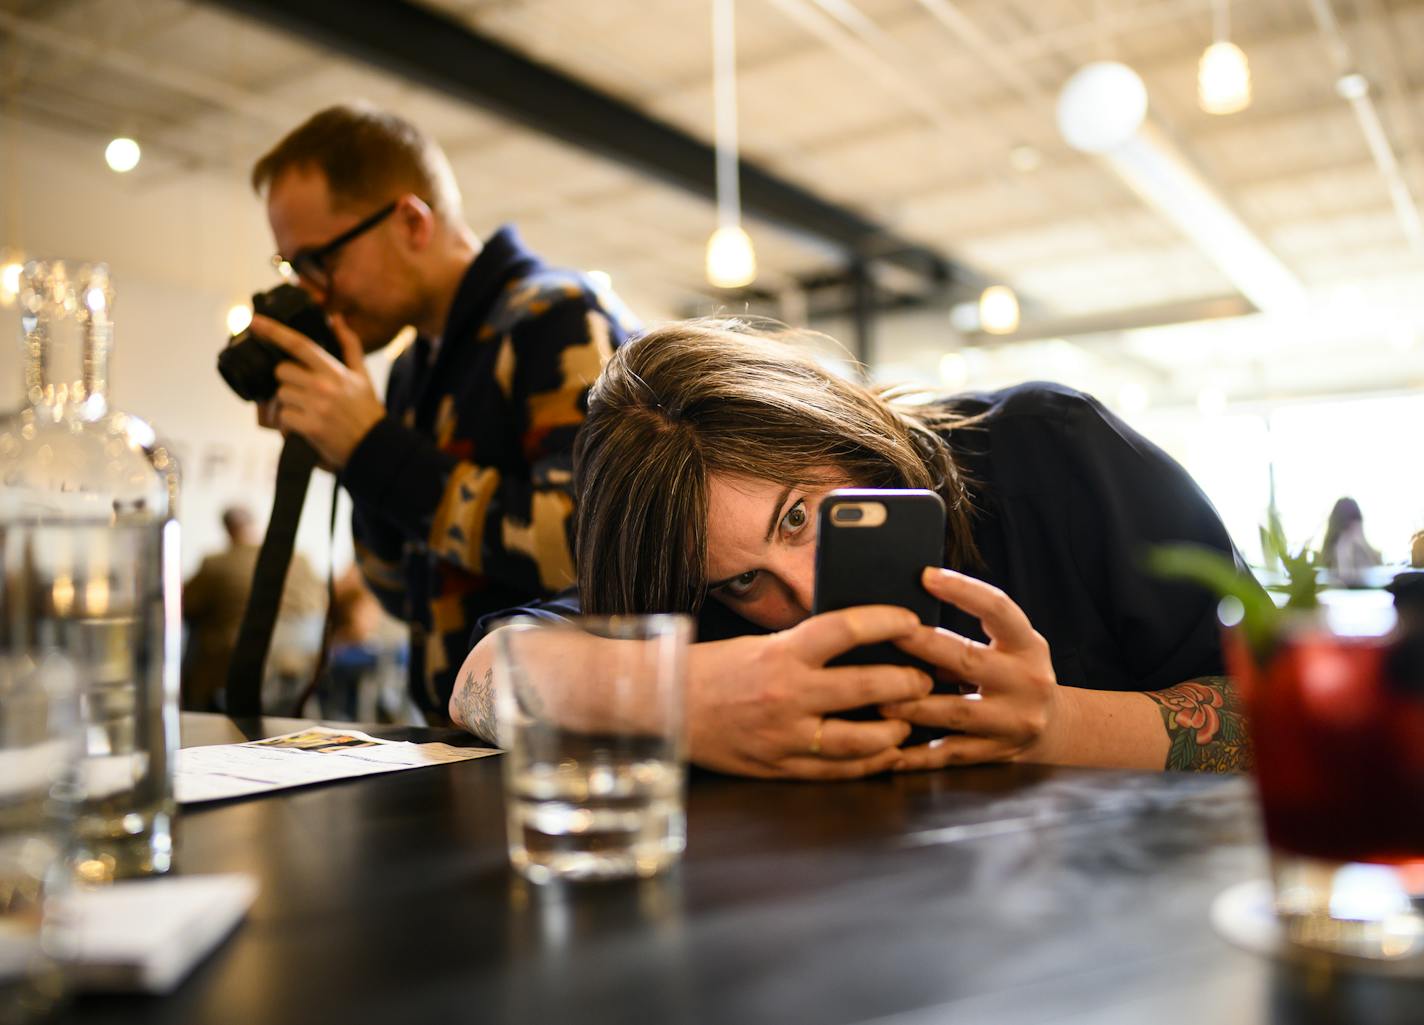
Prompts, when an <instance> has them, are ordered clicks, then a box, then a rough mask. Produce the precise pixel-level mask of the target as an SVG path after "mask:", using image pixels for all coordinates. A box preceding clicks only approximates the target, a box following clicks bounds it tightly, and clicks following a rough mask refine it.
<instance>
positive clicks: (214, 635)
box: [182, 506, 326, 712]
mask: <svg viewBox="0 0 1424 1025" xmlns="http://www.w3.org/2000/svg"><path fill="white" fill-rule="evenodd" d="M222 524H223V530H224V531H226V532H227V536H228V547H227V549H226V550H225V551H222V552H219V553H217V554H216V555H209V556H206V557H204V559H203V563H202V565H201V566H199V567H198V572H197V573H196V574H194V576H193V578H192V579H191V580H189V581H188V582H187V584H185V585H184V587H183V619H184V620H186V621H187V623H188V629H189V635H188V651H187V655H186V657H185V658H184V660H183V691H182V705H183V708H185V709H187V710H189V711H195V712H210V711H214V710H216V709H217V698H218V694H219V693H221V691H222V689H223V687H224V686H225V685H226V683H227V669H228V663H229V662H231V661H232V653H233V649H234V647H236V645H237V632H238V628H239V627H240V626H241V624H242V614H243V611H244V610H245V609H246V608H247V595H248V592H249V591H251V589H252V574H253V572H254V570H255V569H256V568H257V553H258V551H259V550H260V547H261V545H260V541H261V538H260V537H259V536H258V533H257V527H256V524H255V523H254V522H253V519H252V513H250V512H249V511H248V510H247V509H245V508H243V507H241V506H231V507H229V508H228V509H226V510H224V511H223V514H222ZM324 592H325V588H324V587H323V586H322V583H321V580H320V578H318V576H317V575H316V573H315V572H314V571H313V570H312V567H311V564H310V563H309V562H307V560H306V558H305V556H303V555H302V554H301V553H300V552H297V553H295V554H294V555H293V556H292V564H291V567H290V568H289V569H288V570H287V582H286V585H285V588H284V590H283V592H282V607H281V610H280V611H279V613H278V622H279V623H281V622H283V621H286V622H292V621H295V620H302V619H310V618H312V617H314V616H317V615H319V614H320V613H321V611H322V609H323V608H324V607H325V605H326V601H325V597H324Z"/></svg>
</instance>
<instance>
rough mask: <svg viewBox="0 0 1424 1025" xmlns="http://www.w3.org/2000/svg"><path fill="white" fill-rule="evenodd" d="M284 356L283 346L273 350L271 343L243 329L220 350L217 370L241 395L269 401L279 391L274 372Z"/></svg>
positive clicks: (255, 400)
mask: <svg viewBox="0 0 1424 1025" xmlns="http://www.w3.org/2000/svg"><path fill="white" fill-rule="evenodd" d="M281 360H282V355H281V352H280V350H277V351H273V346H272V345H270V344H269V343H267V342H264V341H263V340H262V339H260V338H258V337H256V336H255V335H253V334H252V332H251V331H243V332H242V333H241V334H239V335H236V336H234V338H233V339H232V343H231V344H230V345H229V346H228V347H227V348H226V349H224V350H223V351H222V352H220V353H218V373H220V374H222V377H223V380H224V381H226V382H227V386H228V387H229V388H231V389H232V390H233V391H234V392H236V393H237V395H238V397H239V398H241V399H246V400H247V401H248V402H266V401H267V400H268V399H270V398H271V397H272V396H273V395H275V394H277V378H276V377H275V376H274V373H275V371H276V369H277V364H278V363H279V362H281Z"/></svg>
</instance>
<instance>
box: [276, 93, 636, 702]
mask: <svg viewBox="0 0 1424 1025" xmlns="http://www.w3.org/2000/svg"><path fill="white" fill-rule="evenodd" d="M252 184H253V187H254V189H255V190H256V191H257V192H258V193H259V194H260V195H262V196H263V197H264V198H265V200H266V204H267V218H268V222H269V224H270V225H271V228H272V235H273V238H274V240H275V241H276V245H277V251H278V257H277V259H279V260H280V261H283V262H285V263H286V264H287V265H289V266H290V268H291V272H292V274H293V275H294V276H295V278H296V280H297V282H298V283H300V284H301V286H302V287H303V288H305V289H306V291H307V292H308V293H309V294H310V295H311V296H312V298H313V299H314V300H315V301H316V302H317V304H318V305H320V306H321V308H322V309H323V310H324V311H325V312H326V313H327V315H328V318H329V320H330V322H331V327H332V330H333V332H334V333H335V335H336V337H337V339H338V340H339V341H340V343H341V346H342V352H343V355H342V358H341V359H337V358H335V357H333V356H331V355H329V354H328V353H327V352H326V351H324V350H323V349H321V348H320V347H319V346H318V345H316V344H315V343H314V342H312V341H311V340H310V339H309V338H306V337H305V336H303V335H301V334H299V333H297V332H295V331H293V330H292V329H290V328H288V327H285V326H284V325H282V324H279V323H277V322H275V321H272V320H268V319H266V318H263V317H257V318H254V320H253V322H252V331H253V332H254V333H255V334H258V335H261V336H262V337H264V338H266V339H268V340H269V341H271V342H273V343H274V344H276V345H278V346H280V347H281V348H282V349H284V350H285V351H286V352H287V353H288V354H289V355H290V356H292V357H293V358H292V359H291V360H290V361H286V362H283V363H281V364H280V365H279V367H278V369H277V371H276V377H277V381H278V386H279V387H278V391H277V395H276V398H275V399H274V400H273V401H272V402H271V403H267V404H265V405H264V406H263V407H262V408H261V409H260V410H259V422H260V423H262V424H263V426H267V427H275V428H277V429H279V430H281V431H283V432H296V433H297V434H300V435H302V436H303V437H304V438H306V439H307V440H308V441H309V442H310V443H311V445H312V447H313V448H314V449H316V451H317V453H318V455H319V456H320V458H321V461H322V464H323V465H324V466H325V467H326V468H327V469H329V470H331V471H333V472H335V473H336V474H337V475H338V476H339V479H340V481H341V484H342V486H343V487H345V488H346V490H347V491H348V492H349V493H350V495H351V498H352V504H353V512H352V522H351V532H352V535H353V539H354V541H355V547H356V557H357V564H358V565H359V567H360V571H361V573H362V575H363V576H364V577H365V579H366V582H367V584H368V585H369V586H370V588H371V590H372V592H374V594H375V596H376V597H377V599H379V601H380V603H381V605H382V606H384V608H385V609H386V610H387V611H388V612H389V613H390V614H391V615H392V616H394V617H396V618H397V619H400V620H402V621H403V622H405V623H408V624H409V625H410V673H409V686H410V692H411V697H412V699H413V700H414V701H415V704H416V706H417V707H418V708H419V710H420V711H421V712H422V713H423V714H424V715H425V717H426V718H427V719H428V720H430V721H434V722H443V721H444V720H445V709H446V706H447V703H448V701H449V698H450V691H451V688H452V686H453V684H454V679H455V672H456V670H457V669H458V668H459V666H460V662H461V660H462V659H463V658H464V655H465V652H466V650H467V648H468V643H467V641H468V637H469V632H470V628H471V626H472V625H473V623H474V622H475V620H476V619H478V618H479V617H480V616H482V615H484V614H486V613H489V612H492V611H496V610H498V609H503V608H508V607H510V606H512V605H518V604H520V603H522V602H525V601H528V600H530V599H532V598H537V597H540V596H547V595H549V594H551V593H552V592H554V591H557V590H559V589H561V588H563V587H566V586H568V585H569V584H570V583H572V581H573V573H574V570H573V555H572V544H571V539H572V527H571V520H572V517H573V511H574V499H573V491H572V486H571V482H572V449H573V439H574V434H575V432H576V431H577V430H578V427H579V425H580V424H581V423H582V422H583V419H584V408H585V397H586V395H587V392H588V388H589V385H591V384H592V383H593V381H594V379H595V378H596V377H597V376H598V373H599V369H600V368H601V367H602V365H603V362H604V361H605V360H606V359H607V358H608V356H609V354H610V353H611V352H612V351H613V350H614V348H615V347H617V346H618V345H619V344H621V343H622V342H623V340H624V339H625V338H626V337H627V335H628V332H629V331H630V330H632V329H633V327H634V326H635V322H634V321H633V319H632V317H631V316H630V315H629V314H628V313H627V311H626V309H625V308H624V307H623V305H622V304H621V303H620V302H619V301H618V300H617V299H616V298H615V297H614V296H613V295H612V293H611V292H610V291H609V290H608V289H607V288H606V287H602V286H600V285H598V284H595V283H594V282H593V281H592V280H591V279H590V278H589V277H588V276H587V275H584V274H581V273H577V272H574V271H566V270H558V269H555V268H553V267H551V266H549V265H548V264H546V263H545V262H544V261H543V260H541V259H540V258H539V257H538V256H536V255H535V254H534V253H533V252H531V251H530V250H529V249H528V248H526V247H525V246H524V244H523V243H522V242H521V241H520V239H519V236H518V234H517V233H516V232H515V231H514V229H513V228H512V227H504V228H501V229H500V230H499V231H497V232H495V233H494V234H493V235H491V236H490V237H489V238H487V239H484V240H481V239H480V237H479V236H478V235H476V233H475V232H474V230H473V229H471V228H470V227H469V226H468V225H467V224H465V222H464V214H463V211H462V204H461V197H460V192H459V188H458V187H457V185H456V183H455V176H454V174H453V172H452V171H451V168H450V164H449V161H448V160H447V159H446V157H445V154H444V153H443V152H442V151H441V150H440V148H439V146H437V145H436V144H435V142H434V141H433V140H431V139H430V138H429V137H427V136H426V135H425V134H423V133H422V132H421V131H420V130H419V129H418V128H416V127H415V126H414V125H412V124H411V123H410V122H408V121H406V120H404V119H403V118H401V117H399V116H397V115H395V114H390V113H387V112H384V111H379V110H376V109H373V108H371V107H368V106H363V105H355V104H353V105H340V106H335V107H330V108H328V109H326V110H323V111H320V112H319V113H317V114H315V115H313V116H312V117H311V118H310V119H309V120H307V121H306V122H305V123H304V124H302V125H300V126H298V127H297V128H296V129H294V130H293V131H292V132H291V133H290V134H288V135H287V136H286V137H285V138H283V139H282V140H281V141H280V142H278V143H277V145H276V146H275V147H274V148H273V149H272V150H271V151H270V152H269V153H267V154H266V155H265V156H263V157H262V158H261V159H260V160H258V161H257V163H256V165H255V166H254V167H253V170H252ZM279 266H280V264H279ZM407 327H413V328H415V330H416V339H415V342H414V344H412V345H410V346H409V347H408V348H407V349H406V350H405V351H403V352H401V353H400V354H399V355H398V356H397V357H396V359H395V361H394V363H393V365H392V367H391V373H390V380H389V382H388V384H387V388H386V396H385V401H384V403H383V402H382V400H381V399H380V398H379V397H378V396H377V394H376V390H375V387H374V386H373V384H372V382H371V378H370V376H369V375H368V373H367V371H366V368H365V365H364V362H363V357H364V356H366V355H369V354H370V353H373V352H376V351H377V350H379V349H382V348H384V347H385V346H386V345H387V344H388V343H390V342H391V341H392V340H393V339H394V338H395V337H396V336H397V335H398V334H400V333H401V331H402V330H404V329H405V328H407Z"/></svg>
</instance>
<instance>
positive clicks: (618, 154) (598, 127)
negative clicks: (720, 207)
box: [208, 0, 977, 287]
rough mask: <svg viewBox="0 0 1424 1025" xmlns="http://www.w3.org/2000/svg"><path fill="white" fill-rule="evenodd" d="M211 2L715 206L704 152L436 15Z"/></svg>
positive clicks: (773, 217) (319, 2)
mask: <svg viewBox="0 0 1424 1025" xmlns="http://www.w3.org/2000/svg"><path fill="white" fill-rule="evenodd" d="M208 2H209V3H213V4H216V5H218V6H221V7H225V8H228V9H230V10H233V11H237V12H239V13H242V14H245V15H248V16H250V17H252V18H255V19H258V20H260V21H263V22H266V23H268V24H272V25H276V26H279V27H281V28H284V29H286V30H288V31H290V32H292V33H293V34H295V35H297V36H300V37H301V38H303V39H306V40H309V41H311V42H314V43H318V44H321V45H325V46H327V47H329V48H331V49H334V50H337V51H339V52H342V53H345V54H348V55H350V56H352V57H355V58H357V59H360V60H363V61H366V62H368V63H370V64H374V65H376V66H378V67H381V68H384V69H386V70H387V71H390V72H392V73H393V74H396V75H399V76H401V77H402V78H405V79H409V80H411V81H416V82H420V83H421V84H423V85H426V86H428V87H430V88H432V89H436V90H439V91H441V92H444V93H446V94H448V95H450V96H453V97H455V98H456V99H459V100H463V101H466V102H469V103H473V104H475V105H477V106H480V107H484V108H487V109H489V110H492V111H494V112H495V113H497V114H500V115H501V116H503V117H507V118H509V119H510V120H512V121H516V122H518V123H521V124H524V125H527V126H528V127H530V128H533V129H535V130H537V131H540V132H543V133H545V134H547V135H551V136H553V137H555V138H558V139H560V140H562V141H564V142H567V143H571V144H573V145H576V146H579V147H582V148H583V149H586V150H589V151H591V152H594V153H597V154H599V155H600V156H603V157H607V158H609V159H611V160H614V161H617V162H619V163H622V164H625V165H629V166H632V167H634V168H637V169H638V170H639V171H642V172H644V173H646V174H649V175H651V176H655V177H657V178H659V179H661V180H663V181H665V182H668V183H669V184H672V185H675V186H678V187H679V188H682V189H685V190H687V191H689V192H692V193H694V194H695V195H698V196H702V197H705V198H708V199H713V198H715V195H716V188H715V180H714V177H713V149H712V147H711V146H709V145H708V144H707V143H705V142H702V141H701V140H699V139H697V138H695V137H693V136H691V135H688V134H687V133H686V132H683V131H682V130H680V129H678V128H675V127H673V126H671V125H669V124H667V123H665V122H663V121H659V120H657V119H655V118H652V117H649V116H648V115H647V114H644V113H643V112H642V111H640V110H638V109H637V108H636V107H633V106H631V105H629V104H628V103H625V102H624V101H622V100H620V99H618V98H617V97H615V96H612V95H611V94H609V93H606V92H602V91H601V90H598V89H595V88H593V87H592V86H589V85H587V84H585V83H583V82H580V81H578V80H576V79H573V78H570V77H568V76H567V75H564V74H562V73H561V72H559V71H557V70H554V69H553V68H550V67H548V66H547V65H543V64H540V63H538V62H536V61H533V60H531V59H530V58H528V57H526V56H525V55H523V54H521V53H519V52H517V51H515V50H512V49H510V48H509V47H507V46H505V45H504V44H503V43H500V42H498V41H497V40H494V39H491V38H489V37H486V36H481V35H479V34H478V33H476V32H473V31H471V29H470V28H469V27H468V26H466V25H464V24H462V23H460V22H458V21H455V20H453V19H451V18H449V17H446V16H444V15H443V14H440V13H438V12H436V11H433V10H430V9H429V8H426V7H420V6H416V5H415V4H412V3H405V2H402V0H352V2H345V3H337V2H334V0H208ZM294 127H295V126H294ZM740 184H741V196H742V208H743V211H744V212H745V213H746V214H748V215H749V216H752V217H756V218H758V219H761V220H764V221H768V222H771V223H773V224H776V225H779V226H781V227H783V228H785V229H789V230H791V231H793V232H800V233H802V234H805V235H808V236H810V237H812V238H814V239H819V240H821V241H823V242H826V243H830V244H831V245H832V246H834V247H835V248H838V249H841V250H843V251H844V252H845V253H846V254H847V255H848V256H850V258H852V259H856V260H885V261H889V262H893V263H896V264H899V265H901V266H904V267H907V268H910V269H912V270H914V271H916V272H918V273H920V274H922V275H924V276H925V277H926V278H927V279H929V280H931V281H937V282H943V283H948V282H954V281H960V280H962V281H963V282H964V284H965V285H966V286H969V287H973V285H974V284H975V283H976V281H977V279H976V278H975V276H974V275H972V274H969V273H967V272H966V271H964V270H963V268H960V267H958V266H957V265H955V264H953V263H952V262H951V261H950V260H949V259H948V258H946V257H945V256H944V255H943V254H941V253H938V252H936V251H934V250H933V249H931V248H929V247H926V246H923V245H921V244H918V243H915V242H911V241H909V240H907V239H904V238H901V237H898V236H897V235H895V234H894V233H893V232H891V231H890V230H888V229H887V228H885V227H884V226H883V225H880V224H877V223H876V222H874V221H872V220H870V219H868V218H866V217H863V216H861V215H860V214H858V213H856V212H855V211H853V210H849V209H847V208H845V207H843V206H839V205H837V204H835V203H830V202H828V201H826V200H824V199H822V198H820V197H819V196H816V195H814V194H813V193H811V192H809V191H807V190H806V189H803V188H801V187H800V186H798V185H795V184H793V183H791V182H789V181H787V180H786V179H784V178H781V177H778V176H777V175H775V174H773V173H771V172H770V171H767V170H765V169H763V168H761V167H759V166H757V165H756V164H754V163H749V162H748V161H745V160H743V161H742V163H741V181H740Z"/></svg>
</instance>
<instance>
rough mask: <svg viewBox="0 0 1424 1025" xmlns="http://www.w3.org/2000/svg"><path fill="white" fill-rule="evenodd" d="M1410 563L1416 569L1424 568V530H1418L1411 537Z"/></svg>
mask: <svg viewBox="0 0 1424 1025" xmlns="http://www.w3.org/2000/svg"><path fill="white" fill-rule="evenodd" d="M1409 565H1411V566H1413V567H1414V568H1415V569H1424V530H1421V531H1418V532H1417V533H1415V535H1414V536H1413V537H1412V538H1410V539H1409Z"/></svg>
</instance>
